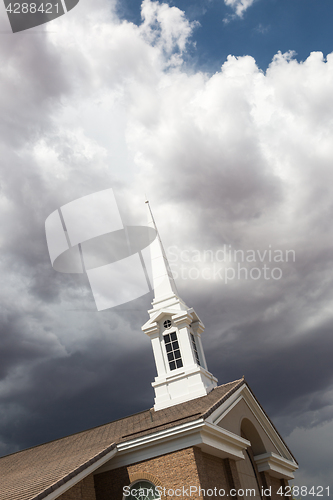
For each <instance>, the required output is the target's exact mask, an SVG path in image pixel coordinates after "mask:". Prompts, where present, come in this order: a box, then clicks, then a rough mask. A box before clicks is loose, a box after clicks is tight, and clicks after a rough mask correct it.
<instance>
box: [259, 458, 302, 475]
mask: <svg viewBox="0 0 333 500" xmlns="http://www.w3.org/2000/svg"><path fill="white" fill-rule="evenodd" d="M254 461H255V463H256V464H257V467H258V471H259V472H262V471H269V474H270V475H271V476H273V477H279V478H281V477H284V478H285V479H294V474H293V472H294V471H295V470H296V469H298V466H297V464H295V463H291V462H290V460H287V459H285V458H283V457H280V456H279V455H277V454H276V453H264V454H262V455H257V456H255V457H254Z"/></svg>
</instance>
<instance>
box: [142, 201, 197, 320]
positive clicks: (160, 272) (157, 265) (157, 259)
mask: <svg viewBox="0 0 333 500" xmlns="http://www.w3.org/2000/svg"><path fill="white" fill-rule="evenodd" d="M146 203H147V207H148V226H149V227H151V228H152V229H155V231H156V233H157V236H156V238H155V240H154V241H153V243H151V245H150V257H151V266H152V276H153V288H154V300H153V302H152V306H153V310H154V311H155V310H159V309H161V308H163V307H165V306H170V305H172V306H173V307H174V308H175V307H177V306H178V307H177V308H178V309H188V307H187V306H186V304H185V303H184V302H183V301H182V300H181V299H180V298H179V296H178V290H177V287H176V283H175V280H174V279H173V276H172V272H171V269H170V266H169V262H168V259H167V257H166V255H165V251H164V248H163V244H162V241H161V238H160V235H159V232H158V230H157V227H156V224H155V220H154V217H153V214H152V211H151V209H150V205H149V201H146Z"/></svg>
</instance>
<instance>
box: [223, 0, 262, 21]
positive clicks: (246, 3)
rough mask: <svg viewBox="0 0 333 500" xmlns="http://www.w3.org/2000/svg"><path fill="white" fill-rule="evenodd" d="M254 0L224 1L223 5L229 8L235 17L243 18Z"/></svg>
mask: <svg viewBox="0 0 333 500" xmlns="http://www.w3.org/2000/svg"><path fill="white" fill-rule="evenodd" d="M254 1H255V0H224V3H225V4H226V5H228V6H229V7H231V8H232V9H233V10H234V11H235V14H236V16H238V17H243V14H244V12H245V11H246V10H247V9H248V8H249V7H251V5H252V4H253V3H254Z"/></svg>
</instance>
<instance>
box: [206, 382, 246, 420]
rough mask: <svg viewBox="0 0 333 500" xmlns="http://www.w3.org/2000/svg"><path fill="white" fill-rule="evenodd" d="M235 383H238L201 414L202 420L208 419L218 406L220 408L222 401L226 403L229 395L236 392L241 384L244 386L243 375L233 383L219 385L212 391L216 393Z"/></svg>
mask: <svg viewBox="0 0 333 500" xmlns="http://www.w3.org/2000/svg"><path fill="white" fill-rule="evenodd" d="M235 382H238V383H237V384H236V385H235V386H234V387H233V388H232V389H230V390H229V391H228V392H227V393H226V394H224V395H223V396H222V397H221V398H220V399H219V400H218V401H216V402H215V403H214V404H213V405H212V406H211V407H210V408H208V410H207V411H206V412H205V413H203V414H202V418H208V417H209V416H210V415H211V414H212V413H213V412H214V411H215V410H216V409H217V408H218V407H219V406H221V404H222V403H224V401H226V400H227V399H228V398H229V397H230V396H231V394H233V393H234V392H236V391H237V390H238V389H239V388H240V387H241V386H242V385H243V384H246V381H245V378H244V375H243V377H242V378H240V379H238V380H234V381H233V382H228V383H227V384H222V385H219V386H218V387H215V388H214V389H213V391H216V390H217V389H218V388H219V387H225V386H226V385H229V384H234V383H235ZM213 391H212V392H213Z"/></svg>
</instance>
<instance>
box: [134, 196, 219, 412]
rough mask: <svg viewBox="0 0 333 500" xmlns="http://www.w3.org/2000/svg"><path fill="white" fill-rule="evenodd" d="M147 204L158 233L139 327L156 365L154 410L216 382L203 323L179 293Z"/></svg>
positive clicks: (206, 389)
mask: <svg viewBox="0 0 333 500" xmlns="http://www.w3.org/2000/svg"><path fill="white" fill-rule="evenodd" d="M146 203H147V206H148V226H149V227H151V228H153V229H155V230H156V232H157V236H156V238H155V240H154V241H153V243H152V244H151V245H150V252H151V264H152V275H153V286H154V300H153V302H152V306H153V308H152V309H150V310H149V311H148V313H149V316H150V319H149V320H148V321H147V323H145V324H144V325H143V327H142V330H143V331H144V332H145V333H146V334H147V335H148V336H149V337H150V339H151V343H152V347H153V353H154V358H155V363H156V368H157V377H155V381H154V382H153V383H152V386H153V388H154V390H155V404H154V409H155V410H161V409H162V408H167V407H168V406H173V405H177V404H179V403H183V402H185V401H188V400H190V399H195V398H198V397H200V396H206V395H207V394H208V393H209V392H210V391H211V390H212V389H213V388H214V387H216V386H217V379H216V378H215V377H214V376H213V375H212V374H211V373H210V372H209V371H208V369H207V364H206V359H205V355H204V351H203V348H202V343H201V338H200V337H201V334H202V332H203V331H204V328H205V327H204V325H203V323H202V321H201V320H200V318H199V316H198V315H197V314H196V313H195V311H194V309H193V308H190V307H188V306H187V305H186V304H185V302H183V300H182V299H181V298H180V297H179V294H178V291H177V287H176V284H175V282H174V279H173V276H172V273H171V270H170V266H169V263H168V260H167V257H166V254H165V252H164V249H163V245H162V242H161V239H160V236H159V233H158V231H157V228H156V224H155V221H154V217H153V215H152V212H151V210H150V206H149V202H148V201H147V202H146Z"/></svg>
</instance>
